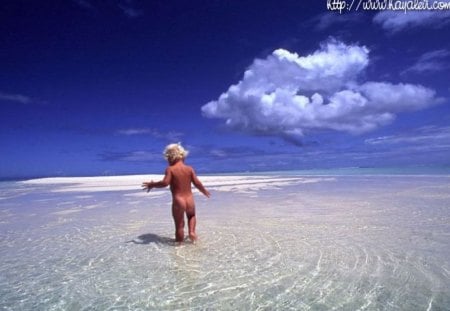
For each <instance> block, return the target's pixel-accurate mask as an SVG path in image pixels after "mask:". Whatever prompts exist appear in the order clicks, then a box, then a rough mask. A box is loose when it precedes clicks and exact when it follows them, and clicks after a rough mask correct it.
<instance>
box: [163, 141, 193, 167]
mask: <svg viewBox="0 0 450 311" xmlns="http://www.w3.org/2000/svg"><path fill="white" fill-rule="evenodd" d="M188 154H189V151H187V150H185V149H184V148H183V146H181V144H180V143H178V144H170V145H167V146H166V149H164V157H165V158H166V160H167V161H169V163H175V162H177V161H179V160H183V159H184V158H186V157H187V155H188Z"/></svg>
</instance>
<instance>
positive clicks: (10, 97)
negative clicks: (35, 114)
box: [0, 92, 34, 104]
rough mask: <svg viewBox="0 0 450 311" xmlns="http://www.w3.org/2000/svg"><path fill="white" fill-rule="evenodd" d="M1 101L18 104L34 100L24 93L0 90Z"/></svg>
mask: <svg viewBox="0 0 450 311" xmlns="http://www.w3.org/2000/svg"><path fill="white" fill-rule="evenodd" d="M2 101H5V102H16V103H19V104H30V103H32V102H34V100H33V99H32V98H31V97H29V96H26V95H22V94H10V93H4V92H0V102H2Z"/></svg>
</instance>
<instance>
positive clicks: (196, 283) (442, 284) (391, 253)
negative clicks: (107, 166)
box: [0, 173, 450, 310]
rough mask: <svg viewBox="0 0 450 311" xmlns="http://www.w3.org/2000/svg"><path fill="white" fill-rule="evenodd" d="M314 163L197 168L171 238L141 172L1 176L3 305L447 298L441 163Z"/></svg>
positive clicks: (116, 306) (447, 193) (418, 302)
mask: <svg viewBox="0 0 450 311" xmlns="http://www.w3.org/2000/svg"><path fill="white" fill-rule="evenodd" d="M317 175H321V174H317ZM317 175H316V176H296V175H295V174H294V175H293V174H288V175H284V176H280V174H279V173H276V174H270V175H252V176H248V177H244V176H228V177H223V178H222V177H217V176H203V177H201V179H202V181H203V182H204V184H205V186H206V187H208V189H209V190H210V191H211V193H212V198H211V199H209V200H208V199H206V198H203V197H201V196H200V195H196V201H197V214H198V234H199V236H200V241H199V242H198V243H197V244H195V245H194V244H191V243H189V242H187V243H185V244H184V245H181V246H176V245H175V243H174V242H173V224H172V220H171V216H170V193H169V192H168V191H167V190H158V191H155V192H150V193H149V194H146V193H143V192H141V191H140V190H139V189H138V188H139V184H140V182H141V181H142V179H144V177H136V179H135V180H133V179H130V180H129V181H127V182H126V183H124V185H123V186H124V187H123V189H122V190H120V189H118V190H117V189H116V190H114V191H107V189H105V188H102V190H101V191H98V189H100V187H99V186H100V185H105V184H108V183H113V180H111V179H102V180H98V181H96V180H93V181H89V183H90V184H89V183H88V182H87V181H82V180H81V179H80V182H79V183H74V182H72V183H69V184H66V183H63V182H61V181H52V183H47V184H46V183H38V182H29V183H20V182H19V183H7V184H5V183H2V184H1V185H0V233H1V234H0V297H1V299H0V308H1V309H3V310H332V309H336V310H446V309H448V306H449V305H450V204H449V203H450V177H448V176H441V175H433V176H431V175H430V176H417V175H416V176H412V175H409V176H399V175H376V176H374V175H372V176H368V175H365V174H363V175H358V176H354V175H353V176H352V175H346V176H317ZM114 182H117V180H116V181H114ZM96 185H97V186H98V187H96ZM129 185H131V189H130V188H129V187H128V188H127V186H129ZM134 185H136V190H133V189H132V188H133V187H134ZM124 189H126V190H124Z"/></svg>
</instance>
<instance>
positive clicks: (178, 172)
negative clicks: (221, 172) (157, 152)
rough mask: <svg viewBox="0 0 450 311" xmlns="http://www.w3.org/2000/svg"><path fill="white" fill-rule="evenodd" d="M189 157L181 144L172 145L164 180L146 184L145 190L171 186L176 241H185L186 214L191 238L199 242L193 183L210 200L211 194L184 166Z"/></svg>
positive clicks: (143, 184)
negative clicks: (196, 230) (196, 229)
mask: <svg viewBox="0 0 450 311" xmlns="http://www.w3.org/2000/svg"><path fill="white" fill-rule="evenodd" d="M187 155H188V152H187V150H185V149H184V148H183V147H182V146H181V145H180V144H170V145H168V146H167V147H166V149H165V150H164V157H165V158H166V159H167V161H168V162H169V166H168V167H167V168H166V172H165V176H164V178H163V180H161V181H158V182H154V181H150V182H144V183H142V187H143V188H144V190H147V192H148V191H150V190H151V189H152V188H164V187H167V186H168V185H170V191H171V192H172V216H173V220H174V222H175V241H177V242H183V240H184V214H185V213H186V216H187V219H188V228H189V238H190V239H191V240H192V241H196V240H197V234H196V233H195V224H196V218H195V202H194V197H193V195H192V189H191V183H193V184H194V186H195V187H196V188H197V189H198V190H200V192H201V193H203V194H204V195H205V196H207V197H208V198H209V197H210V193H209V192H208V190H206V189H205V187H203V185H202V183H201V182H200V180H199V179H198V178H197V175H196V174H195V172H194V169H193V168H192V167H190V166H188V165H185V164H184V159H185V158H186V156H187Z"/></svg>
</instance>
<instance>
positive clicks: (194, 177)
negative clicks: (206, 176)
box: [192, 169, 211, 198]
mask: <svg viewBox="0 0 450 311" xmlns="http://www.w3.org/2000/svg"><path fill="white" fill-rule="evenodd" d="M192 183H193V184H194V186H195V188H197V189H198V190H199V191H200V192H201V193H203V194H204V195H205V196H206V197H208V198H209V197H210V196H211V193H209V191H208V190H206V188H205V187H204V186H203V184H202V183H201V181H200V180H199V179H198V178H197V175H196V174H195V171H194V170H193V169H192Z"/></svg>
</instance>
